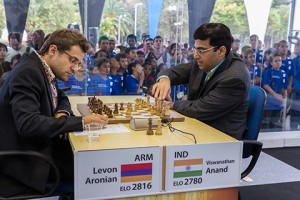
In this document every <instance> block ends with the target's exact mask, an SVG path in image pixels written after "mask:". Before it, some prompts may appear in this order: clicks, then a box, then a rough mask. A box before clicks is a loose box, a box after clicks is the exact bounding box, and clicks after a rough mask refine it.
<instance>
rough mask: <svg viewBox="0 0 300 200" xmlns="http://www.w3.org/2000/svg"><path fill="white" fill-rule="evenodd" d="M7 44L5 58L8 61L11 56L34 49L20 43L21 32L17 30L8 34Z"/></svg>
mask: <svg viewBox="0 0 300 200" xmlns="http://www.w3.org/2000/svg"><path fill="white" fill-rule="evenodd" d="M8 44H9V47H8V48H7V49H8V51H7V55H6V59H5V60H6V61H8V62H10V60H11V58H12V57H13V56H14V55H16V54H20V55H23V54H24V53H31V52H32V51H34V49H33V48H32V47H30V46H25V45H22V38H21V34H20V33H18V32H11V33H9V34H8Z"/></svg>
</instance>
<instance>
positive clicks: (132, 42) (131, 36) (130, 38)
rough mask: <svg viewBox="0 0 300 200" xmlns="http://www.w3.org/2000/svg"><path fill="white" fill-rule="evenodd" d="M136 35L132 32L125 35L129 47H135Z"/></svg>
mask: <svg viewBox="0 0 300 200" xmlns="http://www.w3.org/2000/svg"><path fill="white" fill-rule="evenodd" d="M136 42H137V40H136V36H135V35H134V34H129V35H128V36H127V44H128V46H129V47H131V48H134V49H136Z"/></svg>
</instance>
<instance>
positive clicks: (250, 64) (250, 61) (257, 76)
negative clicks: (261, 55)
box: [244, 48, 261, 85]
mask: <svg viewBox="0 0 300 200" xmlns="http://www.w3.org/2000/svg"><path fill="white" fill-rule="evenodd" d="M244 57H245V58H244V60H245V63H246V66H247V68H248V70H249V73H250V83H251V84H254V85H260V81H261V70H260V68H259V67H258V66H257V65H256V64H254V63H255V52H254V51H253V50H252V49H251V48H249V49H246V51H245V53H244Z"/></svg>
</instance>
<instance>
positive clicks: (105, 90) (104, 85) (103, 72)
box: [87, 58, 113, 96]
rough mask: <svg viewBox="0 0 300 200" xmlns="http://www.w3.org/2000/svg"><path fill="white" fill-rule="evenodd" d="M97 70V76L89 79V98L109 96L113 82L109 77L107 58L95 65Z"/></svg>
mask: <svg viewBox="0 0 300 200" xmlns="http://www.w3.org/2000/svg"><path fill="white" fill-rule="evenodd" d="M95 66H96V67H97V68H98V71H99V74H95V75H93V76H92V77H91V81H90V83H89V85H88V91H87V93H88V95H89V96H101V95H111V92H112V87H113V81H112V78H111V76H110V75H109V71H110V63H109V60H108V59H107V58H104V59H102V60H100V61H98V62H96V63H95Z"/></svg>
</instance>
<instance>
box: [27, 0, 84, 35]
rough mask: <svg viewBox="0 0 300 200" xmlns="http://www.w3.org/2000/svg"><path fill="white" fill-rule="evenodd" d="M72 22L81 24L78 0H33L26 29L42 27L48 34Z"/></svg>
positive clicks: (31, 29)
mask: <svg viewBox="0 0 300 200" xmlns="http://www.w3.org/2000/svg"><path fill="white" fill-rule="evenodd" d="M72 22H77V23H78V24H81V21H80V14H79V6H78V1H75V0H56V1H53V2H49V1H45V0H31V1H30V6H29V9H28V17H27V22H26V28H25V29H26V31H33V30H36V29H42V30H44V32H45V33H46V34H47V33H51V32H52V31H54V30H56V29H61V28H67V26H68V24H69V23H72Z"/></svg>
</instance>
